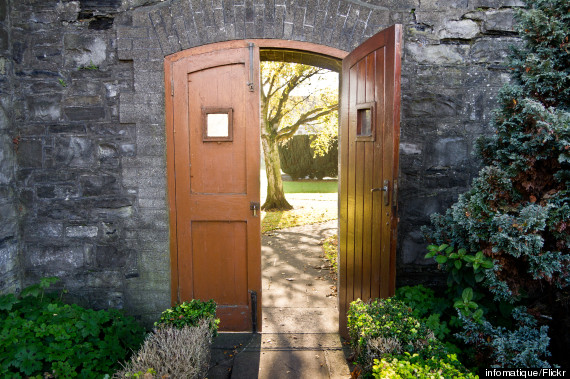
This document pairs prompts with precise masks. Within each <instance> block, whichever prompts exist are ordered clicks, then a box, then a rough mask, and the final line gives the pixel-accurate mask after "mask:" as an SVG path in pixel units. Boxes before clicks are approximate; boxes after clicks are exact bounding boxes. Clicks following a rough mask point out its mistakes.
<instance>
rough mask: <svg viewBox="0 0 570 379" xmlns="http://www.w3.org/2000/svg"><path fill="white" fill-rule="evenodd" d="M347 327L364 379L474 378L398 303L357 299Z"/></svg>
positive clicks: (425, 327) (408, 310)
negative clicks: (401, 378) (393, 378)
mask: <svg viewBox="0 0 570 379" xmlns="http://www.w3.org/2000/svg"><path fill="white" fill-rule="evenodd" d="M347 326H348V331H349V336H350V343H351V346H352V348H353V350H354V352H355V362H356V363H357V364H358V366H359V368H358V369H357V370H359V373H360V375H362V376H363V377H364V378H367V377H372V376H373V377H377V378H384V377H386V378H387V377H398V376H396V375H400V377H403V378H408V377H410V378H411V377H422V375H423V377H426V378H428V377H429V378H431V377H433V378H447V377H458V378H463V377H465V378H471V377H474V376H473V375H472V374H471V373H470V372H469V371H468V370H467V369H466V368H465V367H464V366H463V365H462V364H461V363H460V362H459V361H458V359H457V357H456V355H455V354H452V353H450V352H449V351H448V350H447V349H446V347H445V346H444V344H443V343H442V342H441V341H439V340H438V338H437V337H436V336H435V334H434V332H433V331H432V330H431V329H430V328H429V327H428V326H427V325H426V323H425V322H424V321H423V320H421V319H419V318H417V317H416V316H414V313H413V311H412V308H410V307H409V306H408V305H407V304H405V303H404V302H402V301H400V300H397V299H395V298H389V299H375V300H371V301H369V302H367V303H365V302H363V301H362V300H360V299H359V300H356V301H354V302H352V303H351V304H350V307H349V311H348V323H347ZM420 374H421V375H420ZM449 375H451V376H449Z"/></svg>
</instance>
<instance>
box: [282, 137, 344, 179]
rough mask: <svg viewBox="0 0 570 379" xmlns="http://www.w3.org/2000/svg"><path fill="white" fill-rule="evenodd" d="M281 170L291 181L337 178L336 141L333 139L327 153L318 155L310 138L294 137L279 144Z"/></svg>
mask: <svg viewBox="0 0 570 379" xmlns="http://www.w3.org/2000/svg"><path fill="white" fill-rule="evenodd" d="M278 149H279V159H280V161H281V169H282V170H283V172H285V173H287V174H289V175H290V176H291V178H292V179H293V180H297V179H299V178H304V177H306V176H308V177H311V178H317V179H322V178H324V177H325V176H330V177H336V176H338V140H337V139H333V140H332V142H331V145H330V147H329V149H328V151H326V152H324V154H322V155H319V154H317V153H316V150H315V149H314V148H313V147H311V136H309V135H295V136H293V137H292V138H290V139H289V140H287V141H286V142H285V143H283V144H280V145H279V147H278Z"/></svg>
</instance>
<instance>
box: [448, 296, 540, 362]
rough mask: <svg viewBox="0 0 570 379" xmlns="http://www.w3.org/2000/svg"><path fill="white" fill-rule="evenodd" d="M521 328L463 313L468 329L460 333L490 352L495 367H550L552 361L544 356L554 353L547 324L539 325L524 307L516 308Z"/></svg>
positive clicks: (482, 349) (468, 341)
mask: <svg viewBox="0 0 570 379" xmlns="http://www.w3.org/2000/svg"><path fill="white" fill-rule="evenodd" d="M513 317H514V318H515V320H516V322H517V327H518V328H517V329H515V330H507V329H506V328H504V327H500V326H499V327H495V326H493V325H491V323H489V322H488V321H483V322H482V323H476V322H473V321H472V320H471V319H469V318H466V317H464V316H462V315H461V314H460V318H461V319H462V321H463V323H464V330H463V331H462V332H461V333H459V337H460V338H461V339H463V340H464V341H465V342H467V343H469V344H472V345H474V346H475V347H476V348H477V349H478V350H479V351H488V352H490V359H489V363H488V364H490V365H491V367H495V368H502V367H506V368H509V367H517V368H537V367H540V368H548V367H551V366H550V364H549V363H548V362H547V361H545V360H544V358H546V357H548V356H550V352H549V351H548V343H549V341H550V338H549V337H548V334H547V331H548V327H547V326H544V325H543V326H541V327H540V328H537V323H536V320H535V319H534V317H532V316H531V315H529V314H528V313H527V312H526V310H525V309H524V307H518V308H515V309H514V310H513Z"/></svg>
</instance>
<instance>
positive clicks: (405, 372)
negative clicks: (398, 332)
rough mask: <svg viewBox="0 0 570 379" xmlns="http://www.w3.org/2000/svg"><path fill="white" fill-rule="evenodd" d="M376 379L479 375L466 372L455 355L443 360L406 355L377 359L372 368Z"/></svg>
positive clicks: (471, 377) (440, 378) (468, 376)
mask: <svg viewBox="0 0 570 379" xmlns="http://www.w3.org/2000/svg"><path fill="white" fill-rule="evenodd" d="M372 375H373V376H374V378H381V379H384V378H401V379H448V378H457V379H462V378H468V379H475V378H478V376H477V375H474V374H472V373H470V372H469V371H467V370H465V367H463V365H462V364H461V362H459V361H458V360H457V356H456V355H455V354H448V355H446V356H445V357H443V358H439V357H429V358H422V357H421V356H420V355H419V354H410V353H405V354H402V355H397V356H388V357H385V358H382V359H381V360H378V359H375V360H374V366H373V368H372Z"/></svg>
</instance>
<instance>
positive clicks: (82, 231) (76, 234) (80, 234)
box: [65, 225, 99, 238]
mask: <svg viewBox="0 0 570 379" xmlns="http://www.w3.org/2000/svg"><path fill="white" fill-rule="evenodd" d="M98 233H99V228H98V227H97V226H94V225H91V226H87V225H75V226H67V227H66V228H65V236H66V237H68V238H95V237H97V235H98Z"/></svg>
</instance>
